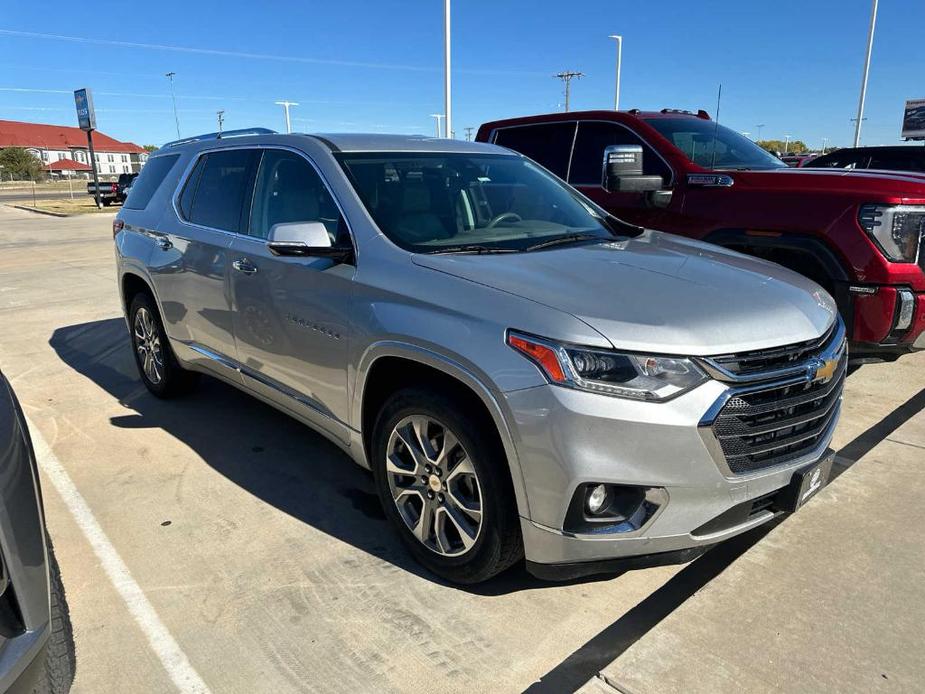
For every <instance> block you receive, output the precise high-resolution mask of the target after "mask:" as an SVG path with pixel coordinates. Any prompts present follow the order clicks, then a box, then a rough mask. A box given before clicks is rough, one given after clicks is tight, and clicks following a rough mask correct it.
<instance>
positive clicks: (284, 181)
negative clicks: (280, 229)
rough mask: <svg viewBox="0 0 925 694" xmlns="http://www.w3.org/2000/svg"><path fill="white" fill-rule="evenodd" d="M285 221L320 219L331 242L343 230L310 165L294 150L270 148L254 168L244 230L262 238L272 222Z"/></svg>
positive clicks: (319, 180)
mask: <svg viewBox="0 0 925 694" xmlns="http://www.w3.org/2000/svg"><path fill="white" fill-rule="evenodd" d="M285 222H321V223H322V224H324V226H325V227H326V228H327V230H328V235H329V236H330V237H331V243H336V242H337V241H338V240H339V236H340V235H341V233H343V232H345V231H346V230H345V229H344V226H343V224H342V222H341V216H340V210H338V208H337V204H336V203H335V202H334V198H333V197H331V194H330V193H329V192H328V189H327V188H326V187H325V185H324V182H323V181H322V180H321V177H320V176H319V175H318V172H317V171H315V169H314V167H313V166H312V165H311V164H309V163H308V162H307V161H306V160H305V158H304V157H302V156H300V155H298V154H295V153H294V152H288V151H286V150H274V149H271V150H267V151H266V152H264V154H263V159H262V160H261V162H260V169H259V170H258V172H257V181H256V184H255V187H254V203H253V206H252V208H251V216H250V226H249V229H248V234H249V235H251V236H255V237H257V238H260V239H265V238H267V237H268V236H269V234H270V229H272V228H273V225H274V224H282V223H285Z"/></svg>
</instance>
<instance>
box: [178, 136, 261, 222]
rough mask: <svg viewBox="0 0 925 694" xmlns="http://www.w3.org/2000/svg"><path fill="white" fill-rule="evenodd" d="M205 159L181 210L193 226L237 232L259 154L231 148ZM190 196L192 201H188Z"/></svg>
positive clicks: (187, 190)
mask: <svg viewBox="0 0 925 694" xmlns="http://www.w3.org/2000/svg"><path fill="white" fill-rule="evenodd" d="M203 159H204V161H202V162H201V163H200V164H199V165H198V166H197V171H195V172H194V175H193V176H191V177H190V183H189V184H188V185H187V189H186V190H184V191H183V196H182V198H181V201H180V207H181V209H182V210H183V212H184V214H185V215H186V216H187V219H189V221H191V222H192V223H193V224H199V225H201V226H206V227H211V228H213V229H223V230H224V231H233V232H238V231H240V230H241V217H242V215H243V212H244V202H245V200H246V199H247V195H246V193H247V191H248V190H249V188H250V181H251V176H252V173H253V169H254V166H255V164H256V159H257V152H256V151H254V150H249V149H230V150H227V151H224V152H212V153H210V154H207V155H205V157H203ZM197 178H198V180H194V179H197ZM193 183H195V184H196V185H195V190H192V189H193V186H192V184H193ZM187 193H189V194H190V195H191V198H192V199H191V201H189V200H187V199H186V195H187ZM188 203H189V205H188ZM187 210H188V212H187Z"/></svg>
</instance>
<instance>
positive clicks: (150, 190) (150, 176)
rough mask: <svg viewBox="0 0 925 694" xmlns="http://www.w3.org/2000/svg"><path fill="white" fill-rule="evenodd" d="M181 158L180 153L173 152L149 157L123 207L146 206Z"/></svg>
mask: <svg viewBox="0 0 925 694" xmlns="http://www.w3.org/2000/svg"><path fill="white" fill-rule="evenodd" d="M179 158H180V155H179V154H171V155H169V156H162V157H154V158H152V159H149V160H148V163H147V164H145V166H144V168H143V169H142V170H141V173H140V174H138V179H137V180H136V181H135V184H134V185H133V186H132V190H131V191H130V192H129V194H128V198H127V199H126V200H125V204H124V205H123V207H125V208H127V209H129V210H143V209H144V208H146V207H147V206H148V203H149V202H151V198H153V197H154V194H155V193H156V192H157V189H158V188H160V187H161V184H162V183H163V182H164V179H165V178H167V174H169V173H170V171H171V170H172V169H173V167H174V165H175V164H176V163H177V160H178V159H179Z"/></svg>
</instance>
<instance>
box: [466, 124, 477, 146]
mask: <svg viewBox="0 0 925 694" xmlns="http://www.w3.org/2000/svg"><path fill="white" fill-rule="evenodd" d="M473 130H475V128H473V127H471V126H470V127H468V128H466V142H472V131H473Z"/></svg>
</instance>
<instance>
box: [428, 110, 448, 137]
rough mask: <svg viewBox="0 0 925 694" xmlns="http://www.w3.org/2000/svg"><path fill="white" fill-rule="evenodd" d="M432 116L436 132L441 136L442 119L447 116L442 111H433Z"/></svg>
mask: <svg viewBox="0 0 925 694" xmlns="http://www.w3.org/2000/svg"><path fill="white" fill-rule="evenodd" d="M430 117H431V118H433V119H434V134H435V135H436V136H437V137H440V121H441V120H442V119H443V118H445V116H444V115H443V114H442V113H431V114H430Z"/></svg>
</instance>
